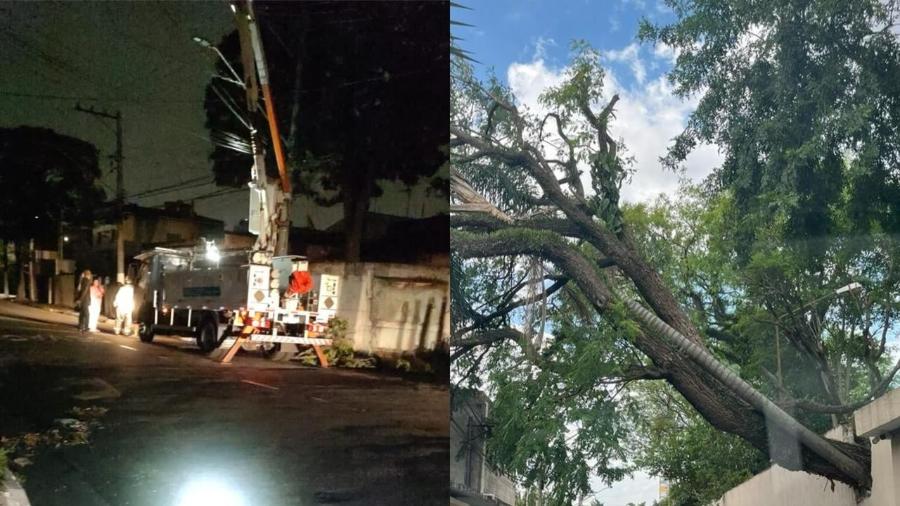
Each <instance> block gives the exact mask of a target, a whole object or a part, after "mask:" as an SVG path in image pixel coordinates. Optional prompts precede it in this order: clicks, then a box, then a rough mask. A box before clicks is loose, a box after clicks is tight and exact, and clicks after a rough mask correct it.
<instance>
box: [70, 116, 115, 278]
mask: <svg viewBox="0 0 900 506" xmlns="http://www.w3.org/2000/svg"><path fill="white" fill-rule="evenodd" d="M75 110H76V111H78V112H83V113H85V114H90V115H92V116H97V117H99V118H104V119H112V120H115V121H116V154H115V155H114V157H113V158H114V159H115V161H116V217H115V219H116V282H118V283H120V284H122V283H124V282H125V238H124V237H122V218H123V215H122V207H123V206H124V204H125V177H124V176H123V169H122V166H123V161H124V159H125V157H124V156H123V155H122V111H116V112H115V114H113V113H111V112H107V111H98V110H95V109H94V108H93V107H89V108H84V107H81V104H76V105H75Z"/></svg>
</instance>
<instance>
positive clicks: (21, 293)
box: [15, 241, 27, 301]
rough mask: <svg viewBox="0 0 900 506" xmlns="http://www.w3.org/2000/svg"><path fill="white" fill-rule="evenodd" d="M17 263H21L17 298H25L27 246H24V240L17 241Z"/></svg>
mask: <svg viewBox="0 0 900 506" xmlns="http://www.w3.org/2000/svg"><path fill="white" fill-rule="evenodd" d="M15 248H16V263H17V264H18V265H19V284H18V286H16V299H17V300H20V301H22V300H25V258H27V255H26V254H25V248H23V247H22V241H16V245H15Z"/></svg>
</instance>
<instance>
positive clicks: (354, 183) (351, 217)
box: [343, 169, 373, 262]
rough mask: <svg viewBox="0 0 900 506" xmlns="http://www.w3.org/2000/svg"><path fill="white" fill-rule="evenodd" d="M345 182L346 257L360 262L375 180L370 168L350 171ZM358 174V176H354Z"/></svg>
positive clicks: (351, 260)
mask: <svg viewBox="0 0 900 506" xmlns="http://www.w3.org/2000/svg"><path fill="white" fill-rule="evenodd" d="M348 172H350V173H351V174H348V176H349V177H348V178H347V179H345V182H344V202H343V204H344V259H345V260H346V261H347V262H359V261H360V259H361V256H362V241H363V236H364V235H365V229H366V214H368V212H369V203H370V201H371V192H372V186H373V182H372V181H370V177H369V170H368V169H363V170H362V171H361V173H356V174H352V171H348ZM354 176H356V177H354Z"/></svg>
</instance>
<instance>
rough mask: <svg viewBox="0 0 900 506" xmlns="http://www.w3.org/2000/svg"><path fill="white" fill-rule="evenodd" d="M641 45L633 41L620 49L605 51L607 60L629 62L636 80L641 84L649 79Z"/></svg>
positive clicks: (604, 55)
mask: <svg viewBox="0 0 900 506" xmlns="http://www.w3.org/2000/svg"><path fill="white" fill-rule="evenodd" d="M640 52H641V46H639V45H638V43H637V42H633V43H631V44H629V45H628V46H625V47H624V48H622V49H620V50H614V49H613V50H609V51H604V52H603V59H604V60H606V61H612V62H619V63H627V64H629V66H630V67H631V72H632V73H633V74H634V78H635V80H637V82H638V83H639V84H643V82H644V80H645V79H647V69H646V67H644V62H643V61H642V60H641V57H640Z"/></svg>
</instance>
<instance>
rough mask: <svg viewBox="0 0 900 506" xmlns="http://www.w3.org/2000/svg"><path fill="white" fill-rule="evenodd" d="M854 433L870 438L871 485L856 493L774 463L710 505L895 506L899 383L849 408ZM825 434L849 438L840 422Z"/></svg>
mask: <svg viewBox="0 0 900 506" xmlns="http://www.w3.org/2000/svg"><path fill="white" fill-rule="evenodd" d="M854 426H855V427H856V429H855V430H856V433H857V434H859V437H862V438H871V439H872V441H873V443H874V444H873V445H872V490H871V491H870V492H869V494H868V495H866V496H859V497H858V496H857V494H856V493H855V492H854V491H853V489H851V488H850V487H848V486H847V485H844V484H843V483H839V482H834V483H832V482H831V481H829V480H827V479H826V478H823V477H821V476H818V475H814V474H810V473H806V472H802V471H788V470H786V469H784V468H782V467H780V466H777V465H773V466H772V467H770V468H769V469H767V470H765V471H763V472H761V473H759V474H757V475H756V476H754V477H753V478H750V479H749V480H747V481H745V482H744V483H741V484H740V485H738V486H737V487H735V488H733V489H731V490H729V491H728V492H726V493H725V495H724V496H722V498H721V499H719V500H718V501H716V502H715V503H714V505H715V506H756V505H766V506H900V432H898V431H897V427H900V389H897V390H892V391H890V392H888V393H887V394H885V395H884V396H882V397H879V398H878V399H876V400H874V401H872V402H871V403H869V404H867V405H866V406H864V407H862V408H860V409H859V410H857V411H856V412H855V413H854ZM825 437H827V438H831V439H839V440H844V441H848V440H849V439H850V434H849V433H847V431H845V430H843V429H841V428H839V429H835V430H832V431H830V432H828V433H826V434H825Z"/></svg>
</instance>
